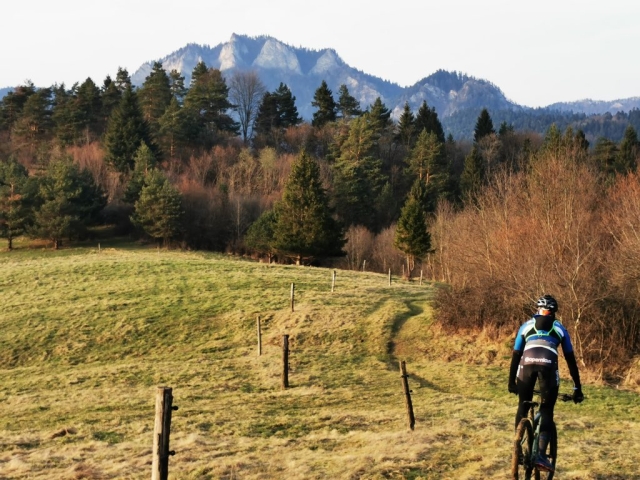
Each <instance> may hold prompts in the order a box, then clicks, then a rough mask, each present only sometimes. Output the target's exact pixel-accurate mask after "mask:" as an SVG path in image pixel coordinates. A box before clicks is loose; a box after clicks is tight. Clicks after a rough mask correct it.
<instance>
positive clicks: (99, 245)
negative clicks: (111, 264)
mask: <svg viewBox="0 0 640 480" xmlns="http://www.w3.org/2000/svg"><path fill="white" fill-rule="evenodd" d="M98 252H100V244H99V243H98Z"/></svg>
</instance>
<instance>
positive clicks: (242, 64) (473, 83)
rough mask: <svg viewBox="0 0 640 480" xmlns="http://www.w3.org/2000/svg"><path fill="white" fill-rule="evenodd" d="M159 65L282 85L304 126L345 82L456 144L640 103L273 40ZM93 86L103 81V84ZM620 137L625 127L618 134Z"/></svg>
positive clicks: (233, 41)
mask: <svg viewBox="0 0 640 480" xmlns="http://www.w3.org/2000/svg"><path fill="white" fill-rule="evenodd" d="M154 61H156V60H153V61H149V62H146V63H144V64H143V65H141V66H140V67H139V68H138V69H137V70H136V71H135V72H134V73H133V74H132V75H131V79H132V82H133V84H134V85H136V86H141V85H142V84H143V83H144V81H145V79H146V77H147V76H148V75H149V73H150V72H151V69H152V67H153V63H154ZM157 61H160V62H162V65H163V67H164V68H165V70H166V71H167V72H169V71H171V70H173V69H176V70H178V71H179V72H181V74H182V75H183V76H184V78H185V85H189V82H190V80H191V73H192V71H193V69H194V67H195V66H196V65H197V64H198V62H200V61H203V62H204V63H205V64H206V65H207V66H208V67H213V68H217V69H220V71H221V72H222V73H223V75H224V76H225V77H227V78H228V77H229V76H231V75H232V74H233V73H234V72H235V71H239V70H244V71H247V70H253V71H255V72H256V73H257V74H258V75H259V77H260V79H261V80H262V82H263V83H264V85H265V87H266V88H267V90H269V91H273V90H275V89H276V88H277V87H278V86H279V84H280V82H282V83H285V84H286V85H287V86H288V87H289V88H290V89H291V92H292V93H293V95H295V97H296V106H297V107H298V111H299V113H300V115H301V116H302V117H303V118H304V119H305V120H311V118H312V115H313V112H314V111H315V108H314V107H313V106H312V105H311V102H312V101H313V96H314V94H315V91H316V89H317V88H318V87H319V86H320V84H321V83H322V81H323V80H324V81H326V82H327V85H328V86H329V88H330V89H331V90H332V91H333V94H334V98H335V99H336V101H337V96H338V90H339V88H340V85H342V84H344V85H346V86H347V88H348V89H349V93H350V94H351V95H352V96H353V97H355V98H356V99H357V100H358V101H359V102H360V106H361V107H362V108H363V109H366V108H368V107H369V106H370V105H371V104H372V103H373V102H374V101H375V100H376V98H377V97H380V98H381V100H382V101H383V102H384V104H385V105H386V106H387V108H389V109H390V110H391V111H392V117H393V118H395V119H397V118H398V117H399V116H400V114H401V112H402V110H403V108H404V105H405V102H407V103H408V104H409V106H410V108H411V110H412V111H413V112H414V113H415V112H417V110H418V108H419V107H420V106H421V105H422V103H423V101H426V102H427V104H428V105H429V106H430V107H435V110H436V112H437V113H438V116H439V118H440V119H441V121H442V123H443V126H444V127H445V130H446V131H448V132H452V133H453V135H454V137H456V138H469V136H470V135H472V132H473V124H474V121H475V119H476V118H477V116H478V115H479V113H480V111H481V110H482V108H487V109H488V110H489V112H490V114H491V115H492V118H493V120H494V123H496V124H498V123H499V122H501V121H508V122H509V123H512V124H513V125H514V126H515V127H516V128H529V129H532V130H543V129H545V128H546V127H548V125H550V122H556V123H560V124H564V125H565V126H566V125H570V124H572V123H575V122H576V121H577V120H580V119H581V118H583V117H584V116H585V115H607V114H611V115H615V114H616V113H617V112H630V111H632V110H634V109H640V97H633V98H627V99H620V100H615V101H610V102H605V101H597V100H590V99H586V100H582V101H577V102H560V103H554V104H552V105H549V106H547V107H544V108H536V109H534V108H531V107H527V106H524V105H519V104H516V103H515V102H512V101H510V100H509V99H507V98H506V96H505V95H504V93H503V92H502V90H500V88H499V87H498V86H496V85H494V84H493V83H491V82H490V81H488V80H483V79H478V78H474V77H472V76H470V75H466V74H463V73H459V72H449V71H445V70H438V71H436V72H435V73H433V74H431V75H429V76H427V77H425V78H423V79H421V80H419V81H418V82H416V83H415V84H414V85H412V86H409V87H401V86H400V85H398V84H396V83H393V82H390V81H388V80H383V79H381V78H379V77H376V76H373V75H369V74H367V73H365V72H362V71H360V70H358V69H356V68H353V67H351V66H350V65H347V64H346V63H345V62H344V61H343V60H342V58H340V56H339V55H338V53H337V52H336V51H335V50H334V49H332V48H326V49H323V50H310V49H306V48H302V47H293V46H291V45H287V44H285V43H283V42H281V41H279V40H277V39H276V38H273V37H270V36H258V37H249V36H246V35H238V34H233V35H231V38H230V39H229V41H228V42H224V43H220V44H218V45H216V46H214V47H210V46H207V45H198V44H187V45H186V46H184V47H183V48H181V49H179V50H177V51H175V52H173V53H170V54H168V55H166V56H165V57H163V58H159V59H157ZM94 81H96V80H95V79H94ZM96 82H97V83H100V80H97V81H96ZM7 91H10V89H0V98H1V97H2V96H4V94H6V92H7ZM541 118H543V120H540V119H541ZM514 119H515V120H514ZM545 122H546V123H545ZM534 124H535V125H536V126H533V125H534ZM619 131H620V128H618V129H617V130H616V132H618V133H616V135H615V136H618V135H619ZM595 135H596V134H595V133H594V134H593V135H592V136H595Z"/></svg>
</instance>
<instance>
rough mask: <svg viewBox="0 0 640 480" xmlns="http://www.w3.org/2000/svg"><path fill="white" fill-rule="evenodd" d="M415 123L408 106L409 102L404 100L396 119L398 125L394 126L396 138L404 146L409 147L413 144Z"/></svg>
mask: <svg viewBox="0 0 640 480" xmlns="http://www.w3.org/2000/svg"><path fill="white" fill-rule="evenodd" d="M415 123H416V119H415V117H414V115H413V112H412V111H411V108H409V102H404V109H403V110H402V114H401V115H400V118H399V119H398V125H397V127H396V139H397V141H398V142H399V143H400V144H402V145H403V146H404V147H405V148H407V149H408V148H411V147H412V145H413V139H414V137H415V133H416V132H415V128H416V126H415Z"/></svg>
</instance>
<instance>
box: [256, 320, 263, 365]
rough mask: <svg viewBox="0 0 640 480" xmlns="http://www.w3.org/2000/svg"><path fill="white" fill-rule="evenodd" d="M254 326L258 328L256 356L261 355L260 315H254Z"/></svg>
mask: <svg viewBox="0 0 640 480" xmlns="http://www.w3.org/2000/svg"><path fill="white" fill-rule="evenodd" d="M256 328H257V329H258V356H260V355H262V330H261V329H260V315H258V316H257V317H256Z"/></svg>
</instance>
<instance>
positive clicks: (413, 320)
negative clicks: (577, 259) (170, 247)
mask: <svg viewBox="0 0 640 480" xmlns="http://www.w3.org/2000/svg"><path fill="white" fill-rule="evenodd" d="M18 245H19V246H21V247H22V245H20V244H18ZM0 268H1V269H2V273H3V274H2V276H1V277H0V295H1V298H2V309H1V310H0V366H1V369H0V438H1V440H0V478H1V479H5V478H7V479H8V478H11V479H13V478H16V479H54V480H56V479H68V478H71V479H74V478H75V479H79V478H105V479H111V478H125V479H142V478H148V477H149V475H150V471H151V460H152V452H151V445H152V441H153V422H154V415H155V411H154V409H155V393H156V388H157V387H158V386H170V387H172V388H173V395H174V404H175V405H178V406H179V410H178V411H176V412H174V413H173V423H172V430H171V449H173V450H175V451H176V455H175V456H174V457H171V459H170V478H179V479H219V478H220V479H232V478H243V479H267V478H283V477H287V478H293V479H325V478H345V479H351V478H353V479H355V478H366V479H388V478H396V479H400V478H406V479H439V478H452V479H480V478H486V477H488V476H489V477H492V478H508V474H507V473H508V468H509V461H510V444H511V437H512V432H513V419H514V414H515V408H516V399H515V397H513V396H512V395H508V394H507V393H506V374H507V372H506V362H507V361H508V355H509V348H510V345H509V342H508V341H507V339H488V338H484V337H482V336H481V337H480V338H479V339H477V340H475V341H470V340H469V339H467V338H463V337H455V338H449V337H447V336H445V335H443V333H442V332H440V330H439V329H438V328H437V326H436V325H434V324H432V321H431V317H430V315H431V310H430V303H429V302H430V300H431V298H432V296H433V293H434V288H435V287H434V286H433V285H429V284H425V285H419V284H418V282H413V283H410V284H409V283H406V282H400V281H399V280H398V279H394V282H393V284H392V285H391V286H389V285H388V277H387V276H386V275H377V274H373V273H362V272H345V271H338V275H337V283H336V289H335V292H333V293H332V292H331V274H332V271H331V270H327V269H319V268H309V267H294V266H274V265H271V266H268V265H264V264H259V263H255V262H251V261H246V260H240V259H233V258H229V257H226V256H222V255H216V254H205V253H200V252H176V251H171V252H169V251H164V250H161V251H157V250H155V249H144V248H141V247H136V246H135V245H133V244H127V243H118V244H114V245H105V244H103V245H101V248H100V250H99V251H98V248H97V245H93V246H89V245H87V246H83V247H79V248H68V249H63V250H61V251H58V252H54V251H51V250H44V249H27V248H18V249H17V250H15V251H14V252H10V253H9V252H6V253H1V254H0ZM292 282H293V283H295V286H296V308H295V311H294V312H291V309H290V304H289V294H290V286H291V283H292ZM257 315H260V318H261V322H262V326H263V355H262V356H260V357H258V355H257V339H256V329H255V328H256V316H257ZM283 334H288V335H290V349H291V356H290V367H291V372H290V378H289V381H290V385H291V388H290V389H288V390H285V391H283V390H281V388H280V375H281V370H282V366H281V356H282V351H281V341H282V335H283ZM462 359H465V360H467V361H464V362H463V361H461V360H462ZM399 360H406V361H407V369H408V371H409V374H410V379H409V381H410V386H411V389H412V390H413V404H414V409H415V414H416V428H415V431H413V432H409V431H407V428H406V415H405V410H404V398H403V396H402V386H401V381H400V380H401V379H400V373H399V371H398V361H399ZM585 394H586V396H587V400H586V401H585V403H584V404H582V405H578V406H576V405H573V404H559V405H558V406H557V408H556V422H557V424H558V430H559V432H560V442H559V457H560V458H559V461H558V475H557V477H556V478H563V479H625V480H626V479H632V478H635V479H637V478H640V477H639V476H638V474H637V465H638V462H639V461H640V423H639V420H638V419H639V418H640V406H639V403H638V395H637V394H635V393H632V392H625V391H619V390H614V389H610V388H606V387H602V386H596V385H587V386H586V387H585Z"/></svg>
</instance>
